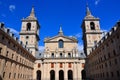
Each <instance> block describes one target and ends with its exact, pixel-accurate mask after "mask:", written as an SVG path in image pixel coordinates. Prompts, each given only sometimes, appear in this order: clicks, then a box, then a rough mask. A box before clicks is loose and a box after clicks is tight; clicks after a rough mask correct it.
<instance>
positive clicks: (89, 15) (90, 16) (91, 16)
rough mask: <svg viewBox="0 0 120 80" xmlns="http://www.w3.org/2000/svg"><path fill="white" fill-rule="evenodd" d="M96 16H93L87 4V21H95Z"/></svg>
mask: <svg viewBox="0 0 120 80" xmlns="http://www.w3.org/2000/svg"><path fill="white" fill-rule="evenodd" d="M93 18H94V16H93V15H92V14H91V11H90V9H89V7H88V3H87V4H86V16H85V19H93Z"/></svg>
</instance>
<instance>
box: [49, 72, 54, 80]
mask: <svg viewBox="0 0 120 80" xmlns="http://www.w3.org/2000/svg"><path fill="white" fill-rule="evenodd" d="M50 80H55V71H54V70H51V71H50Z"/></svg>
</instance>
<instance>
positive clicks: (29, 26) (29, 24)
mask: <svg viewBox="0 0 120 80" xmlns="http://www.w3.org/2000/svg"><path fill="white" fill-rule="evenodd" d="M30 30H31V23H27V31H30Z"/></svg>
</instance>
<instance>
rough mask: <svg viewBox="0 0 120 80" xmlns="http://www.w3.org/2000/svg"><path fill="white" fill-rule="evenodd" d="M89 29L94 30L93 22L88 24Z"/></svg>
mask: <svg viewBox="0 0 120 80" xmlns="http://www.w3.org/2000/svg"><path fill="white" fill-rule="evenodd" d="M90 28H91V30H95V24H94V22H91V23H90Z"/></svg>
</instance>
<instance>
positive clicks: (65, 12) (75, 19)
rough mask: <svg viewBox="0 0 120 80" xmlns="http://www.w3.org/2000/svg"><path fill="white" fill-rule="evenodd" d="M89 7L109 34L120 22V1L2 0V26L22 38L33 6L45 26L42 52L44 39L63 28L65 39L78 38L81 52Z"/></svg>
mask: <svg viewBox="0 0 120 80" xmlns="http://www.w3.org/2000/svg"><path fill="white" fill-rule="evenodd" d="M86 3H88V5H89V8H90V11H91V13H92V15H93V16H95V17H99V18H100V27H101V30H103V31H109V30H110V29H111V28H112V27H113V26H114V25H115V24H116V22H117V21H118V20H120V0H0V22H4V24H5V26H6V27H7V28H10V29H11V32H13V33H15V34H16V36H18V37H19V32H20V30H21V20H22V18H26V17H28V16H29V14H30V11H31V8H32V6H34V8H35V15H36V17H37V19H38V21H39V24H40V25H41V28H40V41H39V48H40V49H43V47H44V38H45V37H53V36H55V35H57V34H58V31H59V28H60V25H62V29H63V32H64V35H66V36H75V37H76V38H77V39H78V41H79V42H78V47H79V49H82V48H83V41H82V29H81V24H82V21H83V19H84V17H85V15H86Z"/></svg>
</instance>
